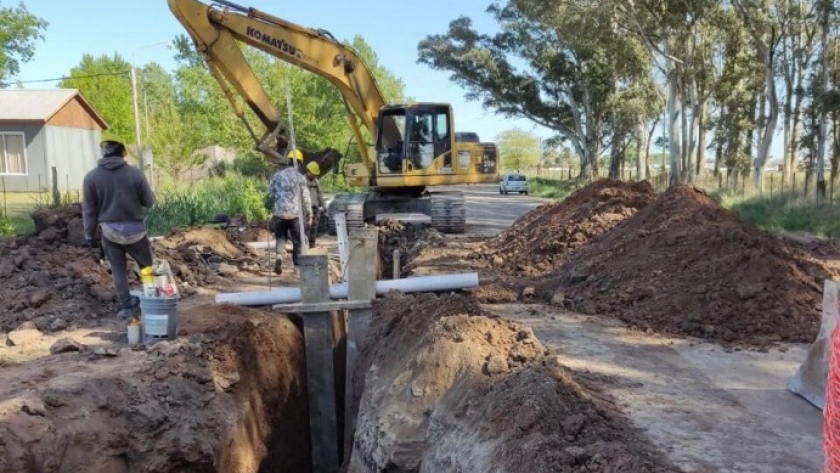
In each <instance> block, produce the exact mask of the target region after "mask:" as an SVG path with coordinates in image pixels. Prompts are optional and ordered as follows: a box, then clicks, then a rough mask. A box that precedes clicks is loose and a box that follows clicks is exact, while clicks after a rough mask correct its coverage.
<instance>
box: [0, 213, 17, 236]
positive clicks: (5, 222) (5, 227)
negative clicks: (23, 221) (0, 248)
mask: <svg viewBox="0 0 840 473" xmlns="http://www.w3.org/2000/svg"><path fill="white" fill-rule="evenodd" d="M16 233H17V227H15V225H14V224H13V223H12V220H11V219H10V218H9V216H8V215H6V214H5V213H4V212H3V211H2V210H0V236H14V235H15V234H16Z"/></svg>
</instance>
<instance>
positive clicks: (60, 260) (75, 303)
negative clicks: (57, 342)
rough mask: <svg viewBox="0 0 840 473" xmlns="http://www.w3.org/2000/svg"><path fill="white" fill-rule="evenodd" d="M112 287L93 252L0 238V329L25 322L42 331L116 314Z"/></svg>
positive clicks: (93, 322) (95, 321)
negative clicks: (0, 295) (29, 322)
mask: <svg viewBox="0 0 840 473" xmlns="http://www.w3.org/2000/svg"><path fill="white" fill-rule="evenodd" d="M50 228H54V227H50ZM47 231H49V230H47ZM82 240H84V238H82ZM112 287H113V286H112V283H111V275H110V273H109V271H108V269H107V268H106V267H105V266H103V265H101V264H100V263H99V261H98V256H97V254H96V252H94V251H93V250H90V249H86V248H80V247H77V246H73V245H70V244H67V243H62V242H60V241H58V242H46V241H44V240H42V239H41V238H39V237H37V236H35V237H28V238H27V237H20V238H8V239H5V240H0V294H2V297H0V332H5V331H8V330H12V329H14V328H17V327H18V326H19V325H20V324H21V323H23V322H26V321H31V322H33V323H34V324H35V325H36V326H37V327H38V329H39V330H41V331H59V330H64V329H67V328H70V327H71V326H73V325H76V326H79V327H88V326H93V325H98V324H99V318H100V317H103V316H109V315H110V316H113V315H115V314H116V311H117V307H116V303H115V295H114V291H113V289H112Z"/></svg>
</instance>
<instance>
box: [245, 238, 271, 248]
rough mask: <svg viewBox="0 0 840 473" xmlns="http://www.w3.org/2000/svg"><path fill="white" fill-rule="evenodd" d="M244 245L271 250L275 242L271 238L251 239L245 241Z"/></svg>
mask: <svg viewBox="0 0 840 473" xmlns="http://www.w3.org/2000/svg"><path fill="white" fill-rule="evenodd" d="M246 245H248V246H250V247H251V248H253V249H255V250H273V249H274V247H275V245H276V242H275V241H274V239H272V240H271V241H252V242H250V243H246Z"/></svg>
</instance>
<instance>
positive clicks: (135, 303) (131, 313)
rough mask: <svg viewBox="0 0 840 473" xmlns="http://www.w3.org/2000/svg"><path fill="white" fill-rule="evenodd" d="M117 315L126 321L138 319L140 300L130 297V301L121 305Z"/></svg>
mask: <svg viewBox="0 0 840 473" xmlns="http://www.w3.org/2000/svg"><path fill="white" fill-rule="evenodd" d="M117 315H118V316H119V317H120V318H121V319H123V320H128V319H130V318H132V317H140V299H138V298H137V297H135V296H131V299H129V300H128V302H126V303H125V304H123V306H122V308H121V309H120V311H119V312H117Z"/></svg>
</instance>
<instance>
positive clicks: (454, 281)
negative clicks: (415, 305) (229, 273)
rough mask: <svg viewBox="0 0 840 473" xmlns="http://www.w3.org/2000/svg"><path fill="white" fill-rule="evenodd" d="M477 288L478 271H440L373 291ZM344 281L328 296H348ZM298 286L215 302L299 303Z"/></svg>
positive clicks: (237, 294) (385, 284) (218, 298)
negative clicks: (455, 272) (453, 272)
mask: <svg viewBox="0 0 840 473" xmlns="http://www.w3.org/2000/svg"><path fill="white" fill-rule="evenodd" d="M471 287H478V273H459V274H441V275H437V276H418V277H413V278H404V279H391V280H384V281H376V294H377V295H379V296H383V295H385V294H388V293H389V292H391V291H392V290H398V291H401V292H404V293H412V292H435V291H452V290H455V289H468V288H471ZM347 296H348V293H347V283H346V282H344V283H340V284H333V285H331V286H330V298H332V299H347ZM300 299H301V295H300V288H297V287H282V288H279V289H273V290H271V291H251V292H229V293H223V294H216V303H217V304H234V305H244V306H259V305H272V304H293V303H295V302H300Z"/></svg>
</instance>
